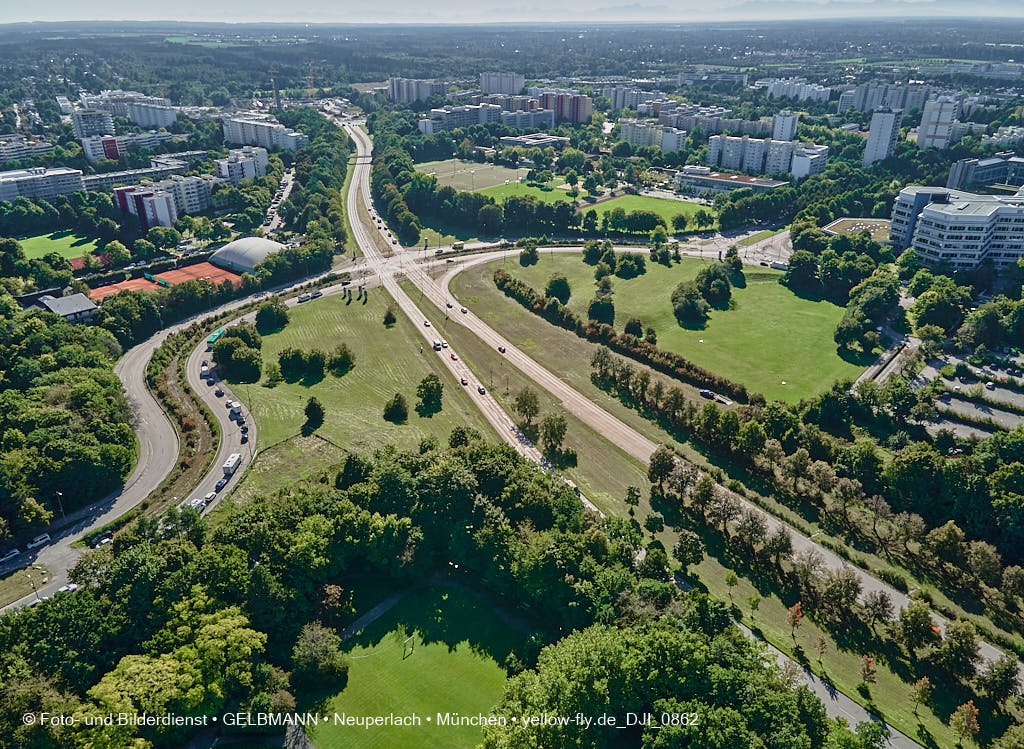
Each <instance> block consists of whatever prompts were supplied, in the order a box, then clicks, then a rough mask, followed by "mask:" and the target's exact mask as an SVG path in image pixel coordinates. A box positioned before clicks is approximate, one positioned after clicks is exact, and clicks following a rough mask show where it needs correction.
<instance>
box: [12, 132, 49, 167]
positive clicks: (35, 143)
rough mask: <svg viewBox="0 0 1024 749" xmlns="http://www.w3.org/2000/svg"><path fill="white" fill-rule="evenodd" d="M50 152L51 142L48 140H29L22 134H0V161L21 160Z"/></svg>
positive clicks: (46, 154)
mask: <svg viewBox="0 0 1024 749" xmlns="http://www.w3.org/2000/svg"><path fill="white" fill-rule="evenodd" d="M51 153H53V144H52V143H50V142H49V141H45V140H36V139H32V140H29V139H28V138H26V137H25V136H24V135H0V162H4V161H21V160H22V159H31V158H32V157H33V156H48V155H49V154H51Z"/></svg>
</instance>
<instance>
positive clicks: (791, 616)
mask: <svg viewBox="0 0 1024 749" xmlns="http://www.w3.org/2000/svg"><path fill="white" fill-rule="evenodd" d="M786 611H787V614H786V618H787V619H788V620H789V629H790V635H791V636H792V637H793V639H794V640H796V628H797V627H799V626H800V620H801V619H803V618H804V609H803V606H801V605H800V601H797V602H796V603H794V604H793V605H792V606H790V607H789V608H788V609H787V610H786Z"/></svg>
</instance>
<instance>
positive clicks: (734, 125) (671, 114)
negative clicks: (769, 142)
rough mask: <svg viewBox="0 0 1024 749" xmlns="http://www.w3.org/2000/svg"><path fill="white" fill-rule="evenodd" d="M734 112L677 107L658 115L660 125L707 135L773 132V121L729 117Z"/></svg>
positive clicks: (717, 108)
mask: <svg viewBox="0 0 1024 749" xmlns="http://www.w3.org/2000/svg"><path fill="white" fill-rule="evenodd" d="M731 113H732V110H730V109H726V108H725V107H694V106H684V107H677V108H676V109H675V110H669V111H667V112H666V111H662V113H661V114H660V115H658V124H660V125H668V126H669V127H676V128H679V129H681V130H687V131H689V132H691V133H692V132H693V131H694V130H700V131H701V132H703V133H705V134H706V135H715V134H717V133H724V132H733V133H739V134H741V135H762V134H764V135H767V134H769V133H771V132H772V121H771V120H769V119H762V120H741V119H738V118H735V117H728V116H726V115H729V114H731Z"/></svg>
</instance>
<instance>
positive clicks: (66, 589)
mask: <svg viewBox="0 0 1024 749" xmlns="http://www.w3.org/2000/svg"><path fill="white" fill-rule="evenodd" d="M79 587H80V586H79V585H78V583H68V584H67V585H61V586H60V587H59V588H57V592H56V593H54V595H59V594H61V593H74V592H75V591H76V590H78V588H79Z"/></svg>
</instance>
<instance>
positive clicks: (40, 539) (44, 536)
mask: <svg viewBox="0 0 1024 749" xmlns="http://www.w3.org/2000/svg"><path fill="white" fill-rule="evenodd" d="M48 543H50V534H49V533H41V534H39V535H38V536H36V537H35V538H33V539H32V540H31V541H29V542H28V543H27V544H25V546H27V547H28V548H30V549H36V548H39V547H40V546H43V545H44V544H48Z"/></svg>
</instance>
